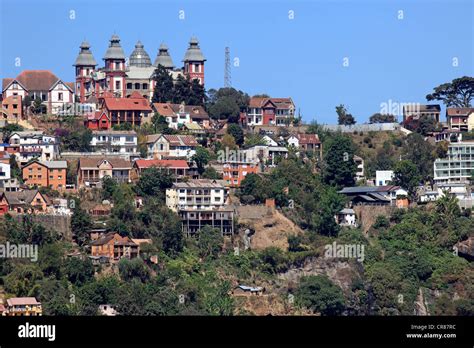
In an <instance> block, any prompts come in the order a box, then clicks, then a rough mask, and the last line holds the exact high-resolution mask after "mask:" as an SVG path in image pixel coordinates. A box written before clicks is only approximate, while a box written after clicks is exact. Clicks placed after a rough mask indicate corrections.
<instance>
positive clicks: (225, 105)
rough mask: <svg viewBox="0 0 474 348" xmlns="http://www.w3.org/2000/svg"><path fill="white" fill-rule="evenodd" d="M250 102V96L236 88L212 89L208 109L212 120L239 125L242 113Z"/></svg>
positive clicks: (209, 93) (209, 94)
mask: <svg viewBox="0 0 474 348" xmlns="http://www.w3.org/2000/svg"><path fill="white" fill-rule="evenodd" d="M249 100H250V97H249V96H248V94H246V93H244V92H242V91H238V90H236V89H234V88H220V89H219V90H217V91H216V90H215V89H210V90H209V92H208V104H207V108H208V110H209V115H210V116H211V117H212V118H214V119H226V120H227V121H228V122H230V123H237V122H238V120H239V113H240V111H241V110H242V109H244V108H246V107H247V105H248V103H249Z"/></svg>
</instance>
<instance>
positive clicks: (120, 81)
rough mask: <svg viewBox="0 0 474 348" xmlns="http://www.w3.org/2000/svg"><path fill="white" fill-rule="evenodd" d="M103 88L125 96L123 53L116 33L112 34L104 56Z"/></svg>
mask: <svg viewBox="0 0 474 348" xmlns="http://www.w3.org/2000/svg"><path fill="white" fill-rule="evenodd" d="M103 59H104V62H105V67H104V69H103V71H104V72H105V80H106V81H105V89H106V90H108V91H109V92H112V93H113V94H114V95H115V96H118V97H123V96H125V75H126V74H125V53H124V52H123V49H122V46H120V38H119V37H118V35H115V34H114V35H112V37H111V38H110V44H109V47H108V48H107V51H106V52H105V56H104V58H103Z"/></svg>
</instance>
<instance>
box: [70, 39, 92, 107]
mask: <svg viewBox="0 0 474 348" xmlns="http://www.w3.org/2000/svg"><path fill="white" fill-rule="evenodd" d="M90 47H91V46H90V45H89V43H88V42H87V41H84V42H82V43H81V46H80V49H81V50H80V51H79V55H78V56H77V58H76V62H75V63H74V64H73V66H74V67H76V84H75V90H76V96H77V97H78V99H79V102H80V103H85V101H86V99H87V98H89V96H91V95H92V94H93V93H94V86H93V80H92V76H91V75H92V73H93V72H94V71H95V67H96V66H97V62H96V61H95V59H94V56H93V55H92V52H91V51H90Z"/></svg>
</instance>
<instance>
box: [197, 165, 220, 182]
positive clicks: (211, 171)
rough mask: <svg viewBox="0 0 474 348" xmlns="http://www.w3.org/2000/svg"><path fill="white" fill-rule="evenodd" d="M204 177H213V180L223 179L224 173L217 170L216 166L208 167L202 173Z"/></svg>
mask: <svg viewBox="0 0 474 348" xmlns="http://www.w3.org/2000/svg"><path fill="white" fill-rule="evenodd" d="M202 178H203V179H212V180H219V179H222V175H221V174H219V173H218V172H217V170H216V169H215V168H214V167H207V168H206V169H205V170H204V172H203V173H202Z"/></svg>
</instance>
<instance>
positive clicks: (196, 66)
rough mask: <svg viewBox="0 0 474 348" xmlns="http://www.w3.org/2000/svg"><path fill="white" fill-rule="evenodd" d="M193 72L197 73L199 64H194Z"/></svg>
mask: <svg viewBox="0 0 474 348" xmlns="http://www.w3.org/2000/svg"><path fill="white" fill-rule="evenodd" d="M194 72H199V64H194Z"/></svg>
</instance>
